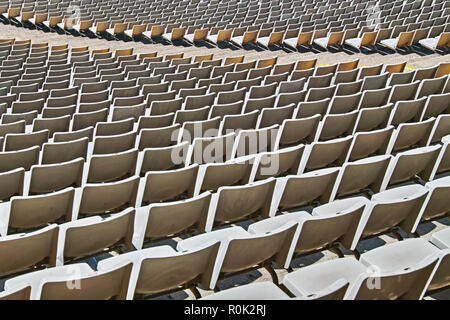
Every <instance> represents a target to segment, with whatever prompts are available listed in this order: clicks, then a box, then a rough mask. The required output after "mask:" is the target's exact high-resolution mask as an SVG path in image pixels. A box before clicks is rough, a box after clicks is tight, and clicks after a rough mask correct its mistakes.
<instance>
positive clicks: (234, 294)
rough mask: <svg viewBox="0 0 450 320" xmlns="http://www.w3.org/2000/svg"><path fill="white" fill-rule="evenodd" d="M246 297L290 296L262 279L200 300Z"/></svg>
mask: <svg viewBox="0 0 450 320" xmlns="http://www.w3.org/2000/svg"><path fill="white" fill-rule="evenodd" d="M327 297H328V296H327ZM327 297H325V298H327ZM247 299H257V300H288V299H290V298H289V296H288V295H287V294H286V293H285V292H284V291H283V290H281V289H280V288H279V287H278V286H276V285H275V284H273V283H272V282H268V281H264V282H255V283H251V284H246V285H242V286H238V287H235V288H231V289H227V290H223V291H221V292H218V293H214V294H211V295H208V296H205V297H203V298H201V299H200V300H247ZM305 299H306V298H305ZM308 299H309V298H308Z"/></svg>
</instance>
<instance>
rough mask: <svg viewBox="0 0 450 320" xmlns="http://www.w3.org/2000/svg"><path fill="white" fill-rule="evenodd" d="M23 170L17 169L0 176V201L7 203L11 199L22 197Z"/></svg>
mask: <svg viewBox="0 0 450 320" xmlns="http://www.w3.org/2000/svg"><path fill="white" fill-rule="evenodd" d="M24 177H25V170H24V169H23V168H17V169H14V170H10V171H7V172H4V173H1V174H0V184H1V186H2V189H1V192H0V200H1V201H2V202H6V201H9V200H10V198H11V197H14V196H22V195H23V185H24Z"/></svg>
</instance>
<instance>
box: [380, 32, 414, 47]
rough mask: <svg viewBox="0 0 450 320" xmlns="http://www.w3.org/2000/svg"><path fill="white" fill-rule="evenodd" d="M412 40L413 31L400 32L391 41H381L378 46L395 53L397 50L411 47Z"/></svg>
mask: <svg viewBox="0 0 450 320" xmlns="http://www.w3.org/2000/svg"><path fill="white" fill-rule="evenodd" d="M394 33H395V30H394ZM393 35H394V34H393ZM413 39H414V31H410V32H400V34H399V35H398V37H396V38H393V39H385V40H381V41H380V44H381V45H383V46H385V47H387V48H389V49H392V50H394V51H396V50H397V49H398V48H404V47H411V45H412V41H413Z"/></svg>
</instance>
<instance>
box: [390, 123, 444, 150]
mask: <svg viewBox="0 0 450 320" xmlns="http://www.w3.org/2000/svg"><path fill="white" fill-rule="evenodd" d="M434 123H435V119H434V118H430V119H428V120H425V121H422V122H413V123H402V124H400V125H399V126H398V127H397V130H395V131H394V134H393V137H392V139H391V142H390V143H389V146H388V149H387V151H388V153H392V152H397V151H401V150H405V149H408V148H411V147H413V146H415V145H418V146H425V145H426V144H427V142H428V137H429V136H430V133H431V131H432V129H433V125H434Z"/></svg>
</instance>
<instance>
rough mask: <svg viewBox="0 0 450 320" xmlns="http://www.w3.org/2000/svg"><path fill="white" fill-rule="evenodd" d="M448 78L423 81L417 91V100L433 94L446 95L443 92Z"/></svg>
mask: <svg viewBox="0 0 450 320" xmlns="http://www.w3.org/2000/svg"><path fill="white" fill-rule="evenodd" d="M447 78H448V77H447V76H442V77H440V78H435V79H425V80H423V81H422V82H421V83H420V85H419V88H418V89H417V95H416V99H419V98H422V97H424V96H429V95H432V94H441V93H446V92H443V91H444V88H445V84H446V82H447Z"/></svg>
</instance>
